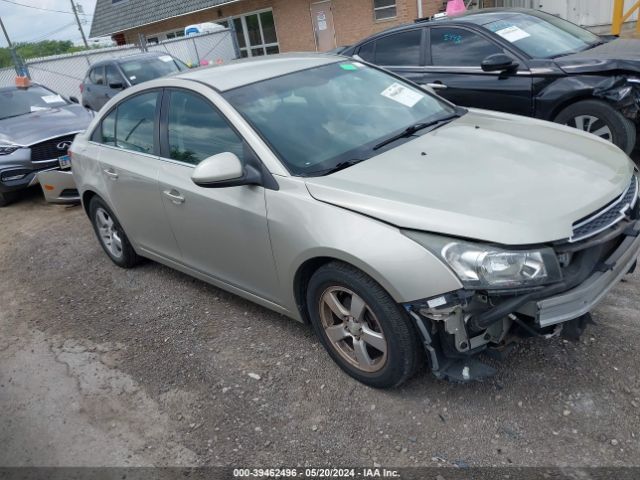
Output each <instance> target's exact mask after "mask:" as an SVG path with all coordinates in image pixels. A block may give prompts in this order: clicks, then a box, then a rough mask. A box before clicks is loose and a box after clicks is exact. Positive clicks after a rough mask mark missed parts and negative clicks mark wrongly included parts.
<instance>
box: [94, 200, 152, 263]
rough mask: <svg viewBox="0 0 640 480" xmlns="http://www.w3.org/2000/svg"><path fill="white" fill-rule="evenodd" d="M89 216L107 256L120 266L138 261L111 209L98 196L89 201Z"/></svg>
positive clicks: (138, 258)
mask: <svg viewBox="0 0 640 480" xmlns="http://www.w3.org/2000/svg"><path fill="white" fill-rule="evenodd" d="M89 216H90V218H91V223H92V224H93V229H94V231H95V232H96V236H97V237H98V241H99V242H100V246H101V247H102V249H103V250H104V251H105V253H106V254H107V255H108V256H109V258H110V259H111V260H112V261H113V263H115V264H116V265H118V266H119V267H122V268H132V267H135V266H136V265H137V264H138V263H140V260H141V259H140V257H139V256H138V254H137V253H136V252H135V250H134V249H133V247H132V246H131V242H129V238H128V237H127V235H126V233H124V230H123V228H122V226H121V225H120V222H118V219H117V218H116V216H115V215H114V214H113V212H112V211H111V209H110V208H109V207H108V206H107V204H106V203H105V202H104V200H102V199H101V198H100V197H93V198H92V199H91V202H90V203H89Z"/></svg>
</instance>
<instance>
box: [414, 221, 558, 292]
mask: <svg viewBox="0 0 640 480" xmlns="http://www.w3.org/2000/svg"><path fill="white" fill-rule="evenodd" d="M404 234H405V235H407V236H408V237H410V238H411V239H413V240H414V241H416V242H418V243H419V244H420V245H422V246H423V247H425V248H426V249H427V250H429V251H431V252H432V253H434V254H435V255H437V256H438V257H440V258H441V259H442V260H444V261H445V263H446V264H447V265H449V267H450V268H451V269H452V270H453V271H454V272H455V274H456V275H457V276H458V278H459V279H460V281H461V282H462V284H463V285H464V286H465V288H474V289H487V290H491V289H493V290H497V289H509V288H522V287H535V286H539V285H546V284H549V283H554V282H559V281H560V280H562V272H561V270H560V265H559V263H558V259H557V257H556V255H555V253H554V251H553V249H551V248H537V249H526V250H521V249H506V248H499V247H495V246H492V245H483V244H480V243H471V242H466V241H462V240H455V239H451V238H446V237H441V236H438V235H431V234H425V233H421V232H411V231H404Z"/></svg>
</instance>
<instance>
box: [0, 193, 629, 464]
mask: <svg viewBox="0 0 640 480" xmlns="http://www.w3.org/2000/svg"><path fill="white" fill-rule="evenodd" d="M0 225H1V230H0V258H2V262H1V263H0V411H2V412H3V414H2V415H0V445H2V446H3V448H0V465H3V466H8V465H67V466H70V465H227V466H228V465H233V466H240V467H244V466H259V467H262V466H278V465H286V466H295V465H299V464H305V465H314V466H326V465H333V466H345V465H360V466H373V465H374V464H382V465H389V466H396V467H400V466H415V465H421V466H437V465H441V466H449V465H457V466H463V467H464V466H487V465H520V466H567V465H575V466H577V465H580V466H628V465H638V464H640V460H639V459H640V443H639V441H640V372H639V370H638V353H639V351H640V347H639V346H638V345H640V315H639V313H638V309H639V308H640V300H639V299H638V289H639V287H640V275H639V274H638V273H636V274H635V275H634V276H630V277H628V278H627V281H625V282H624V283H621V284H620V285H618V286H617V287H616V288H615V290H614V291H613V292H612V293H610V294H609V295H608V296H607V297H606V299H605V300H604V302H603V303H602V304H601V305H600V306H599V308H598V309H597V310H596V311H595V312H594V319H595V320H596V322H597V325H596V326H591V327H590V328H589V329H588V331H587V334H586V335H585V337H584V338H583V341H581V342H580V343H575V344H573V343H566V342H564V341H562V340H560V339H554V340H550V341H540V340H529V341H525V342H524V343H522V344H520V345H519V346H518V347H517V349H516V350H515V352H514V353H513V354H512V355H511V356H510V357H509V358H508V359H507V360H506V361H504V362H501V363H499V364H496V365H497V366H498V369H499V372H498V374H497V376H496V377H494V378H492V379H491V380H488V381H485V382H483V383H472V384H468V385H454V384H448V383H445V382H441V381H438V380H436V379H434V378H433V377H432V376H431V375H430V374H429V373H427V372H422V373H421V374H419V375H418V376H417V377H416V378H415V379H413V380H412V381H411V382H409V383H408V384H407V385H406V386H405V387H403V388H401V389H397V390H391V391H377V390H373V389H370V388H367V387H365V386H363V385H361V384H358V383H356V382H355V381H353V380H351V379H350V378H349V377H347V376H345V375H344V374H343V373H342V372H341V371H340V370H339V369H338V367H337V366H335V365H334V364H333V363H332V362H331V360H330V359H329V357H328V356H327V355H326V354H325V353H324V351H323V350H322V348H321V346H320V345H319V343H318V341H317V340H316V339H315V338H314V336H313V334H312V332H311V330H310V328H309V327H307V326H305V325H301V324H298V323H295V322H293V321H291V320H288V319H286V318H284V317H282V316H280V315H278V314H275V313H272V312H270V311H268V310H265V309H263V308H261V307H258V306H256V305H254V304H252V303H249V302H247V301H245V300H243V299H240V298H239V297H236V296H234V295H231V294H229V293H226V292H223V291H221V290H218V289H216V288H213V287H211V286H208V285H206V284H204V283H202V282H200V281H197V280H194V279H192V278H189V277H187V276H185V275H182V274H180V273H177V272H175V271H172V270H170V269H168V268H165V267H163V266H160V265H158V264H155V263H152V262H147V263H145V264H144V265H142V266H140V267H138V268H136V269H133V270H129V271H126V270H122V269H119V268H117V267H116V266H114V265H113V264H112V263H111V262H110V261H109V259H108V258H107V257H106V255H104V253H103V252H102V251H101V249H100V247H99V245H98V242H97V240H96V239H95V237H94V234H93V231H92V230H91V226H90V223H89V221H88V220H87V218H86V216H85V214H84V212H83V211H82V209H81V208H80V207H72V208H68V207H62V206H53V205H47V204H45V203H44V202H43V201H42V200H41V198H40V194H39V192H38V191H33V192H30V193H28V194H26V195H25V196H24V198H23V199H22V200H21V201H20V202H18V203H16V204H14V205H12V206H10V207H8V208H5V209H2V210H0Z"/></svg>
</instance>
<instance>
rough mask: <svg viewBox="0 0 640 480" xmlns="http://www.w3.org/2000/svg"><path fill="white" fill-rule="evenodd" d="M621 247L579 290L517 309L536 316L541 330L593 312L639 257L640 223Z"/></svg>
mask: <svg viewBox="0 0 640 480" xmlns="http://www.w3.org/2000/svg"><path fill="white" fill-rule="evenodd" d="M630 228H631V235H628V236H627V237H626V238H625V239H624V240H623V242H622V243H621V244H620V246H619V247H618V248H617V249H616V250H615V251H614V252H613V253H612V254H611V256H610V257H609V258H608V259H607V260H606V261H605V263H604V268H602V269H599V270H598V271H595V272H594V273H592V274H591V275H590V276H589V278H587V280H585V281H584V282H582V283H581V284H580V285H579V286H577V287H575V288H573V289H572V290H569V291H567V292H564V293H561V294H559V295H556V296H553V297H550V298H546V299H543V300H538V301H532V302H529V303H526V304H525V305H523V306H522V307H521V308H520V309H518V312H519V313H523V314H526V315H530V316H533V317H534V318H535V320H536V322H537V323H538V324H539V325H540V326H541V327H547V326H549V325H555V324H558V323H562V322H566V321H569V320H573V319H574V318H577V317H580V316H581V315H584V314H585V313H587V312H589V311H590V310H592V309H593V308H594V307H595V306H596V305H597V304H598V303H599V302H600V300H602V298H603V297H604V296H605V295H606V294H607V293H608V292H609V291H610V290H611V289H612V288H613V287H614V286H615V285H616V284H617V283H618V282H619V281H620V280H621V279H622V277H623V276H624V275H626V274H627V273H628V272H629V270H630V269H631V268H632V267H633V265H634V263H635V262H636V261H637V260H638V255H640V221H637V222H635V224H633V225H632V226H631V227H630Z"/></svg>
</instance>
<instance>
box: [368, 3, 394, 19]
mask: <svg viewBox="0 0 640 480" xmlns="http://www.w3.org/2000/svg"><path fill="white" fill-rule="evenodd" d="M373 16H374V18H375V19H376V20H388V19H390V18H396V16H397V10H396V0H373Z"/></svg>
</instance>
